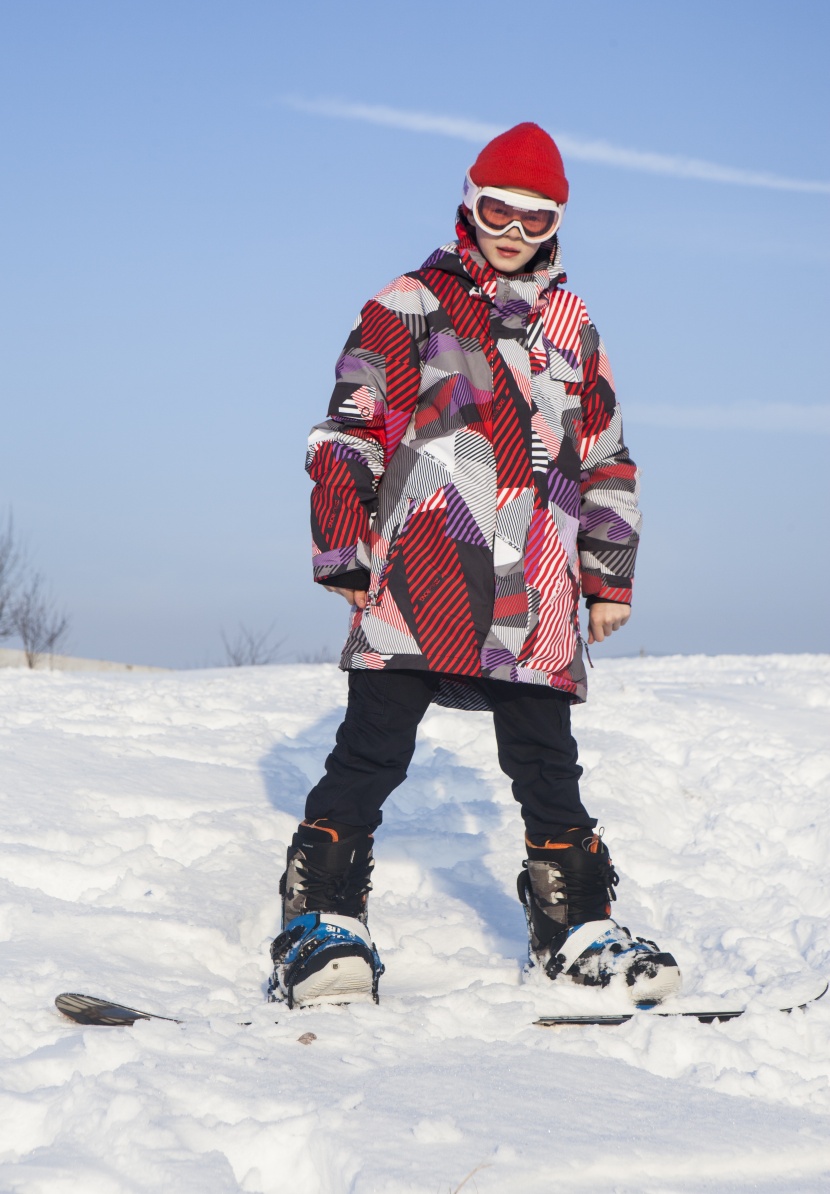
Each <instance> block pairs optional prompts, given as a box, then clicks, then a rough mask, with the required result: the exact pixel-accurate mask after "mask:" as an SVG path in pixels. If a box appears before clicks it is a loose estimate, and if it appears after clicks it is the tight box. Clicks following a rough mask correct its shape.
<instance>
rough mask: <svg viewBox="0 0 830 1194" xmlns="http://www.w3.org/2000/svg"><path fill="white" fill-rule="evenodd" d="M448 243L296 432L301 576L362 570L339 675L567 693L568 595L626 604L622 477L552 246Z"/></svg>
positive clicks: (628, 568)
mask: <svg viewBox="0 0 830 1194" xmlns="http://www.w3.org/2000/svg"><path fill="white" fill-rule="evenodd" d="M457 233H458V239H457V241H456V242H454V243H453V244H450V245H446V246H443V247H442V248H441V249H438V250H437V251H436V252H435V253H433V254H432V255H431V257H430V258H428V260H427V261H426V262H425V263H424V265H423V266H422V267H421V269H420V270H417V271H414V272H413V273H412V274H407V275H404V276H403V277H402V278H398V279H396V280H395V281H394V282H392V283H390V284H389V286H387V287H385V288H384V289H383V290H382V291H381V292H380V293H379V294H378V295H376V296H375V298H374V299H372V300H370V302H369V303H367V304H366V306H365V307H364V308H363V311H362V312H361V315H360V317H359V319H358V320H357V322H356V324H355V327H354V329H353V331H352V334H351V336H350V337H349V340H348V341H347V344H346V347H345V349H344V351H343V354H342V355H341V358H340V360H339V362H338V366H337V384H336V385H335V390H334V394H333V396H332V402H331V404H330V407H329V416H328V419H327V420H326V421H325V422H323V423H321V424H319V425H318V426H317V427H315V428H314V429H313V430H312V433H311V437H310V441H309V453H308V460H307V468H308V471H309V473H310V475H311V477H312V479H313V480H314V482H315V486H314V491H313V493H312V539H313V551H314V559H313V564H314V574H315V579H317V580H319V581H322V582H324V583H328V584H332V583H336V582H337V577H338V576H339V575H344V574H347V573H353V572H354V570H355V569H356V568H363V569H365V570H366V571H367V573H368V574H369V577H370V579H369V581H368V587H369V599H368V604H367V607H366V609H365V610H363V611H357V610H355V611H353V615H352V624H351V629H350V633H349V636H348V639H347V641H346V645H345V647H344V650H343V657H342V660H341V666H342V667H344V668H393V669H394V668H415V669H425V670H428V671H432V672H437V673H441V674H442V675H444V676H446V677H448V678H449V677H451V680H452V682H451V683H450V682H448V683H447V684H446V685H444V686H443V689H442V692H441V693H439V695H438V697H437V699H438V701H439V702H441V703H446V704H452V705H456V706H462V707H465V708H470V707H475V705H476V703H477V701H476V698H475V697H474V696H473V695H471V692H470V690H465V688H464V678H465V677H481V676H485V677H490V678H494V679H500V680H506V681H510V682H512V683H533V684H546V685H549V686H552V687H554V688H557V689H560V690H561V691H564V692H566V693H568V694H569V695H570V696H571V697H572V698H573V699H574V700H583V699H584V697H585V691H586V679H585V670H584V666H583V663H582V650H581V638H580V633H579V620H578V601H579V595H580V592H582V593H583V594H584V595H586V596H592V595H595V596H599V597H604V598H607V599H609V600H616V601H630V600H631V585H632V580H633V571H634V559H635V556H636V550H637V543H638V538H639V526H640V515H639V511H638V508H637V497H638V488H639V486H638V474H637V469H636V466H635V465H634V463H633V461H632V460H631V458H630V456H629V454H628V450H627V448H626V447H625V444H624V442H623V438H622V421H621V418H620V412H619V407H618V405H617V402H616V397H615V395H614V389H613V378H612V375H611V370H610V367H609V365H608V360H607V357H606V355H605V350H604V347H603V345H602V342H601V340H600V337H599V335H598V333H597V331H596V328H595V327H594V325H593V324H592V323H591V321H590V319H589V317H588V314H587V311H586V310H585V306H584V304H583V303H582V301H581V300H580V299H579V298H578V297H577V296H576V295H574V294H572V293H571V292H569V291H567V290H564V289H563V283H564V282H565V280H566V279H565V275H564V273H563V272H562V269H561V264H560V254H559V246H558V242H557V240H556V238H554V240H553V241H552V242H548V244H546V245H545V246H543V247H542V250H540V252H539V253H538V254H537V257H536V258H535V259H534V262H533V263H531V264H532V267H533V269H532V272H531V273H528V274H524V275H522V276H521V277H518V278H513V277H511V276H508V275H502V274H497V273H496V272H495V271H494V270H492V269H491V267H490V266H489V265H488V264H487V262H486V261H485V259H484V258H483V257H482V255H481V254H480V252H479V251H478V247H477V246H476V244H475V240H474V239H473V236H472V235H471V232H470V230H469V227H468V226H467V224H466V221H465V219H464V217H463V214H462V213H461V212H459V221H458V225H457Z"/></svg>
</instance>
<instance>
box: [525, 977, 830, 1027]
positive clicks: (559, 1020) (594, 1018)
mask: <svg viewBox="0 0 830 1194" xmlns="http://www.w3.org/2000/svg"><path fill="white" fill-rule="evenodd" d="M827 988H828V984H827V983H825V984H824V986H823V987H822V989H821V990H820V991H819V992H818V994H816V995H811V996H810V997H809V999H805V1000H803V1001H801V1002H798V1003H793V1004H791V1005H790V1006H789V1007H777V1008H771V1009H768V1010H772V1011H778V1012H794V1011H796V1010H798V1009H800V1008H805V1007H807V1006H808V1004H811V1003H815V1002H816V1000H817V999H821V998H822V996H824V995H826V994H827ZM749 1010H750V1009H749V1008H746V1007H736V1008H729V1007H726V1008H717V1009H715V1008H708V1009H707V1008H706V1007H700V1008H697V1009H694V1008H692V1009H688V1010H687V1009H685V1008H684V1009H677V1010H676V1011H672V1010H671V1009H668V1010H666V1009H665V1008H664V1007H661V1006H660V1005H659V1004H658V1005H657V1006H655V1007H652V1008H641V1009H639V1010H637V1009H634V1010H632V1011H630V1012H619V1013H610V1014H607V1015H603V1014H602V1013H598V1014H591V1015H583V1016H573V1015H552V1016H540V1017H539V1019H538V1020H534V1021H533V1023H534V1024H536V1025H538V1026H539V1027H540V1028H566V1027H571V1028H577V1027H582V1028H588V1027H591V1026H594V1025H599V1026H603V1025H604V1026H606V1027H609V1028H611V1027H615V1026H617V1025H619V1024H627V1023H628V1021H629V1020H641V1019H645V1018H648V1019H653V1018H654V1017H655V1016H658V1017H660V1018H661V1019H668V1018H670V1017H672V1016H677V1017H682V1018H684V1019H691V1020H699V1021H700V1023H701V1024H714V1023H715V1022H716V1021H717V1022H718V1023H721V1022H722V1021H726V1020H737V1018H738V1016H742V1015H743V1014H744V1013H745V1012H747V1011H749ZM765 1010H767V1009H765Z"/></svg>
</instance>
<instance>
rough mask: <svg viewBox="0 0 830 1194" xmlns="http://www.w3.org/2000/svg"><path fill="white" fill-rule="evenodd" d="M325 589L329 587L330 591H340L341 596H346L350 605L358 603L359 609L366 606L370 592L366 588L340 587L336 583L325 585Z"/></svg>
mask: <svg viewBox="0 0 830 1194" xmlns="http://www.w3.org/2000/svg"><path fill="white" fill-rule="evenodd" d="M323 588H324V589H328V591H329V593H339V594H340V596H341V597H345V598H346V600H347V601H348V603H349V605H356V606H357V608H358V609H365V608H366V601H367V598H368V596H369V594H368V593H367V592H366V590H365V589H338V588H336V587H335V586H334V585H323Z"/></svg>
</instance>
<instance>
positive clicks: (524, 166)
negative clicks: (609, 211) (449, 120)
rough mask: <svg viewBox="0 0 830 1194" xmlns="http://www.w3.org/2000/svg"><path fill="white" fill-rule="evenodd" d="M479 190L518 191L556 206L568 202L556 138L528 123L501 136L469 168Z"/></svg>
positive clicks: (486, 147)
mask: <svg viewBox="0 0 830 1194" xmlns="http://www.w3.org/2000/svg"><path fill="white" fill-rule="evenodd" d="M470 178H471V179H472V180H473V182H474V183H475V184H476V186H477V187H519V188H521V189H522V190H524V191H538V192H539V194H540V195H545V196H546V197H547V198H548V199H553V200H554V202H555V203H567V202H568V180H567V178H566V177H565V167H564V166H563V165H562V155H561V154H560V152H559V150H558V149H557V148H556V142H555V141H554V139H553V137H551V136H550V135H549V134H548V133H546V132H545V130H544V129H542V128H539V125H538V124H532V123H531V122H530V121H526V122H525V123H524V124H517V125H516V126H515V127H514V128H512V129H508V130H507V132H506V133H499V135H498V137H494V138H493V140H492V141H488V143H487V144H486V145H485V146H484V148H483V149H482V151H481V153H480V154H479V155H478V157H477V158H476V160H475V162H474V163H473V165H472V166H471V167H470Z"/></svg>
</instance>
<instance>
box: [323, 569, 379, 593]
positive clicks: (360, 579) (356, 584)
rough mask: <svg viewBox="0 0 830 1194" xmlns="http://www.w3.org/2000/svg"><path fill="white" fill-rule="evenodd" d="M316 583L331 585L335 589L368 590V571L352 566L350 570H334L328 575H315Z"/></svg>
mask: <svg viewBox="0 0 830 1194" xmlns="http://www.w3.org/2000/svg"><path fill="white" fill-rule="evenodd" d="M314 579H315V581H316V582H317V584H318V585H331V586H333V587H334V588H336V589H360V590H362V591H363V592H367V593H368V591H369V573H368V572H367V571H366V569H365V568H353V569H352V570H351V571H350V572H335V573H334V574H333V575H329V576H315V578H314Z"/></svg>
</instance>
